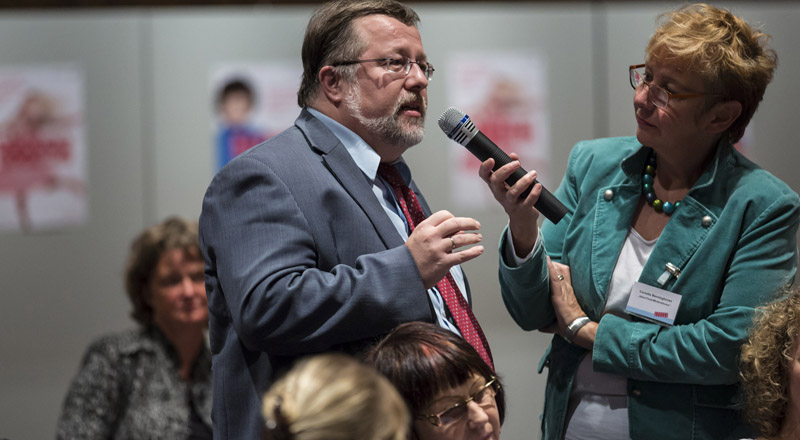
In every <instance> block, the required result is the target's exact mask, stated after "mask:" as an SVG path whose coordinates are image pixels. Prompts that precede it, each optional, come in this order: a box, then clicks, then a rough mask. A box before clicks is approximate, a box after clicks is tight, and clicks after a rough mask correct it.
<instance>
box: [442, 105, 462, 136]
mask: <svg viewBox="0 0 800 440" xmlns="http://www.w3.org/2000/svg"><path fill="white" fill-rule="evenodd" d="M466 115H467V114H466V113H464V112H462V111H461V110H459V109H457V108H455V107H450V108H448V109H447V110H445V111H444V113H442V116H439V128H441V129H442V131H444V132H445V133H450V132H451V131H453V129H454V128H456V126H457V125H458V123H459V122H461V120H462V119H464V116H466Z"/></svg>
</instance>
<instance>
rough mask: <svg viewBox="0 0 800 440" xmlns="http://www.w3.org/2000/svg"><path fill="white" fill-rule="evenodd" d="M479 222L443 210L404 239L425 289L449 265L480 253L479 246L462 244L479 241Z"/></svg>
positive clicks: (465, 260)
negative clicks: (465, 247) (464, 247)
mask: <svg viewBox="0 0 800 440" xmlns="http://www.w3.org/2000/svg"><path fill="white" fill-rule="evenodd" d="M480 228H481V224H480V223H479V222H478V221H477V220H475V219H473V218H468V217H455V216H453V214H451V213H449V212H447V211H439V212H436V213H434V214H433V215H431V216H430V217H428V218H426V219H425V220H424V221H423V222H422V223H420V224H418V225H417V227H416V228H415V229H414V231H413V232H412V233H411V235H410V236H409V237H408V240H407V241H406V247H408V250H409V251H411V255H412V256H413V257H414V261H415V262H416V263H417V267H418V268H419V272H420V274H421V275H422V283H423V285H424V286H425V288H426V289H429V288H431V287H433V286H435V285H436V283H438V282H439V281H440V280H441V279H442V278H444V277H445V276H446V275H447V272H448V271H449V270H450V268H451V267H453V266H455V265H456V264H461V263H464V262H467V261H469V260H471V259H473V258H475V257H477V256H479V255H481V254H482V253H483V246H472V247H470V248H467V249H462V250H458V249H459V248H461V247H463V246H469V245H473V244H477V243H480V241H481V239H483V236H482V235H481V234H474V233H467V231H477V230H479V229H480Z"/></svg>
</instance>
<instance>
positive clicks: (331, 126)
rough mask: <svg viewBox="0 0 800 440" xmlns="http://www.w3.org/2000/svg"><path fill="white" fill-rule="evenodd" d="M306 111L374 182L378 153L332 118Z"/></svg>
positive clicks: (378, 158) (312, 110)
mask: <svg viewBox="0 0 800 440" xmlns="http://www.w3.org/2000/svg"><path fill="white" fill-rule="evenodd" d="M306 109H307V110H308V111H309V113H311V114H312V115H314V117H315V118H317V119H319V121H320V122H322V123H323V124H324V125H325V127H327V128H328V130H330V131H331V132H332V133H333V135H334V136H336V138H337V139H339V142H341V143H342V145H344V148H345V149H346V150H347V152H348V153H349V154H350V157H352V158H353V161H355V163H356V165H358V168H360V169H361V171H362V172H363V173H364V174H365V175H366V176H367V177H369V178H370V179H371V180H373V181H374V180H375V176H376V175H377V174H378V165H380V163H381V157H380V156H379V155H378V153H376V152H375V150H373V149H372V147H370V146H369V144H367V143H366V142H365V141H364V140H363V139H361V137H360V136H359V135H357V134H355V133H354V132H353V131H352V130H350V129H349V128H347V127H345V126H344V125H342V124H340V123H339V122H337V121H334V120H333V119H332V118H330V117H329V116H326V115H325V114H323V113H322V112H320V111H318V110H316V109H313V108H311V107H307V108H306ZM404 178H405V177H404Z"/></svg>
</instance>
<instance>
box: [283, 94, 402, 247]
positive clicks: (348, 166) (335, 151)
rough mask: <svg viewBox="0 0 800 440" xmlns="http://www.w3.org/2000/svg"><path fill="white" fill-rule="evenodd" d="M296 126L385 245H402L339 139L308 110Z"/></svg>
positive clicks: (303, 113) (367, 183) (369, 185)
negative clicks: (362, 212)
mask: <svg viewBox="0 0 800 440" xmlns="http://www.w3.org/2000/svg"><path fill="white" fill-rule="evenodd" d="M295 125H296V126H297V127H298V128H299V129H300V131H302V132H303V134H304V135H305V136H306V140H307V141H308V144H309V146H310V147H311V148H312V149H313V150H315V151H317V152H318V153H319V154H320V158H321V160H322V163H323V164H324V165H325V167H326V168H327V169H328V170H329V171H330V172H331V174H332V175H333V177H334V178H335V179H336V180H337V181H338V182H339V184H341V185H342V188H344V189H345V191H347V193H348V194H350V196H351V197H352V198H353V200H354V201H355V202H356V203H357V204H358V206H360V207H361V209H362V210H363V211H364V214H366V216H367V217H368V218H369V219H370V221H371V222H372V225H373V226H374V227H375V230H376V231H377V233H378V235H379V236H380V238H381V241H383V243H384V244H385V245H386V248H387V249H391V248H394V247H397V246H400V245H402V244H403V239H402V237H400V234H398V233H397V230H396V229H395V228H394V225H393V224H392V222H391V220H389V217H387V215H386V213H385V212H384V211H383V207H382V206H381V204H380V202H378V199H377V198H376V197H375V194H374V193H373V192H372V182H371V181H370V179H369V178H368V177H367V176H365V175H364V173H363V172H362V171H361V169H360V168H359V167H358V165H356V163H355V161H354V160H353V158H352V157H350V153H348V152H347V149H346V148H345V147H344V145H342V143H341V142H339V139H338V138H337V137H336V136H334V135H333V133H331V132H330V130H328V128H327V127H325V125H324V124H323V123H322V122H320V121H319V120H317V119H316V118H315V117H314V116H312V115H311V113H309V112H308V111H306V110H305V109H303V111H302V112H301V113H300V117H298V118H297V120H296V121H295Z"/></svg>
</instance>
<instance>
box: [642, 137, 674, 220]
mask: <svg viewBox="0 0 800 440" xmlns="http://www.w3.org/2000/svg"><path fill="white" fill-rule="evenodd" d="M655 177H656V153H655V152H651V153H650V155H648V156H647V165H645V167H644V173H642V191H644V199H645V200H646V201H647V204H648V205H650V206H652V207H653V209H654V210H655V211H656V212H663V213H664V214H667V215H672V213H673V212H675V209H676V208H677V207H678V206H680V204H681V201H680V200H678V201H677V202H675V203H672V202H664V201H662V200H661V199H659V198H657V197H656V193H655V191H654V190H653V182H655Z"/></svg>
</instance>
